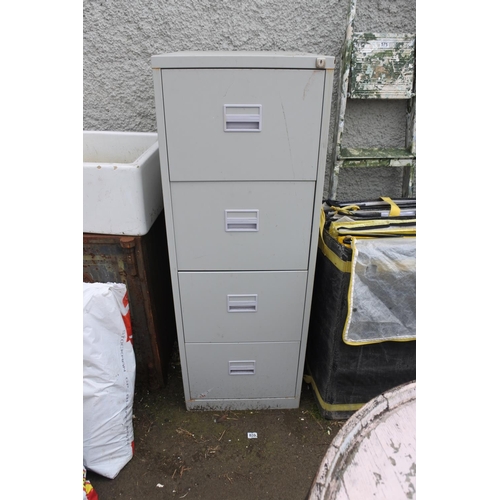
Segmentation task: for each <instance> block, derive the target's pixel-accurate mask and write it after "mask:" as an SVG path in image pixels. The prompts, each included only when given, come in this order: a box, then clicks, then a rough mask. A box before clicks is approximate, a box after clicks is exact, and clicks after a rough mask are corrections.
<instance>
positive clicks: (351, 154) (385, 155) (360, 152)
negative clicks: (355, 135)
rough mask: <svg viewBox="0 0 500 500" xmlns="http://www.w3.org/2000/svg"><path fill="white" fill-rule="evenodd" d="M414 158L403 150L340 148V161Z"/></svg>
mask: <svg viewBox="0 0 500 500" xmlns="http://www.w3.org/2000/svg"><path fill="white" fill-rule="evenodd" d="M415 157H416V156H415V155H414V154H412V153H410V152H409V151H408V150H407V149H404V148H341V150H340V156H339V159H340V160H348V159H353V160H382V159H414V158H415Z"/></svg>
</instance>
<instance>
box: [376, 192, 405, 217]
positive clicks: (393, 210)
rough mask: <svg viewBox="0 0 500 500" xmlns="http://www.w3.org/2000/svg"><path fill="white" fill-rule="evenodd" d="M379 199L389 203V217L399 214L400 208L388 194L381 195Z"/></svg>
mask: <svg viewBox="0 0 500 500" xmlns="http://www.w3.org/2000/svg"><path fill="white" fill-rule="evenodd" d="M380 199H381V200H384V201H385V202H387V203H389V205H390V206H391V210H390V211H389V217H397V216H398V215H400V214H401V209H400V208H399V207H398V206H397V205H396V204H395V203H394V202H393V201H392V200H391V199H390V198H389V197H388V196H381V197H380Z"/></svg>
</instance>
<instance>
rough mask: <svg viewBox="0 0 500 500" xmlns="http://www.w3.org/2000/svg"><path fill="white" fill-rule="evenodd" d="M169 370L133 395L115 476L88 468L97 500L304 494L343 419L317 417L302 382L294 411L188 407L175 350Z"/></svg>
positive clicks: (288, 498) (300, 498) (244, 499)
mask: <svg viewBox="0 0 500 500" xmlns="http://www.w3.org/2000/svg"><path fill="white" fill-rule="evenodd" d="M169 370H170V371H169V376H168V382H167V386H166V387H165V388H164V389H161V390H159V391H156V392H154V393H152V392H149V391H145V390H142V391H140V392H137V393H136V394H135V397H134V440H135V455H134V457H133V458H132V460H131V461H130V462H129V463H128V464H127V465H126V466H125V467H124V468H123V469H122V470H121V471H120V473H119V474H118V476H117V477H116V478H115V479H107V478H104V477H102V476H99V475H98V474H95V473H93V472H92V471H88V472H87V479H89V480H90V482H91V484H92V486H93V487H94V490H95V491H96V493H97V494H98V496H99V500H118V499H124V500H125V499H129V500H140V499H147V500H156V499H165V498H178V499H181V498H185V499H187V500H196V499H200V500H212V499H217V500H225V499H231V500H256V499H272V500H281V499H283V500H295V499H297V500H304V499H305V498H307V496H308V491H309V488H310V487H311V485H312V482H313V480H314V477H315V475H316V472H317V470H318V467H319V465H320V464H321V460H322V458H323V456H324V455H325V453H326V451H327V449H328V447H329V445H330V443H331V441H332V439H333V437H334V436H335V435H336V434H337V432H338V431H339V429H340V428H341V427H342V425H343V424H344V421H330V420H325V419H323V418H322V417H321V416H320V413H319V411H318V408H317V406H316V403H315V400H314V395H313V391H312V388H311V387H310V386H309V385H307V384H305V383H303V385H302V396H301V403H300V407H299V408H298V409H295V410H259V411H226V412H217V411H204V412H188V411H187V410H186V408H185V405H184V394H183V389H182V377H181V369H180V364H179V359H178V354H176V355H174V356H173V359H172V361H171V363H170V367H169ZM249 432H252V433H257V437H256V438H250V439H249V437H248V433H249Z"/></svg>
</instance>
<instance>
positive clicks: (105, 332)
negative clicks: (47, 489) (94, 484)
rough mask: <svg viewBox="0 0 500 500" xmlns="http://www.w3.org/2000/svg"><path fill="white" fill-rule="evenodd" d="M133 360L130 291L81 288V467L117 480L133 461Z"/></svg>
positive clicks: (98, 285)
mask: <svg viewBox="0 0 500 500" xmlns="http://www.w3.org/2000/svg"><path fill="white" fill-rule="evenodd" d="M135 366H136V365H135V356H134V350H133V346H132V329H131V323H130V313H129V306H128V296H127V289H126V286H125V285H124V284H122V283H84V284H83V465H84V467H86V468H87V469H90V470H92V471H94V472H96V473H98V474H101V475H102V476H104V477H107V478H110V479H113V478H114V477H116V476H117V474H118V473H119V472H120V470H121V469H122V468H123V467H124V466H125V465H126V464H127V463H128V462H129V461H130V460H131V459H132V456H133V453H134V430H133V424H132V406H133V400H134V384H135Z"/></svg>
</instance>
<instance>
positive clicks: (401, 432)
mask: <svg viewBox="0 0 500 500" xmlns="http://www.w3.org/2000/svg"><path fill="white" fill-rule="evenodd" d="M308 498H309V500H320V499H321V500H333V499H335V500H367V499H381V500H398V499H404V500H407V499H416V498H417V492H416V382H411V383H408V384H404V385H402V386H399V387H397V388H395V389H393V390H390V391H387V392H385V393H384V394H381V395H380V396H378V397H376V398H374V399H372V400H371V401H370V402H369V403H367V404H366V405H365V406H363V408H361V409H360V410H359V411H357V412H356V413H355V414H354V415H352V417H351V418H350V419H349V420H348V421H347V422H346V424H345V425H344V427H343V428H342V429H341V430H340V431H339V433H338V434H337V435H336V436H335V438H334V439H333V441H332V443H331V445H330V447H329V448H328V450H327V452H326V454H325V456H324V458H323V461H322V462H321V465H320V467H319V469H318V473H317V475H316V478H315V480H314V482H313V485H312V487H311V490H310V493H309V497H308Z"/></svg>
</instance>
